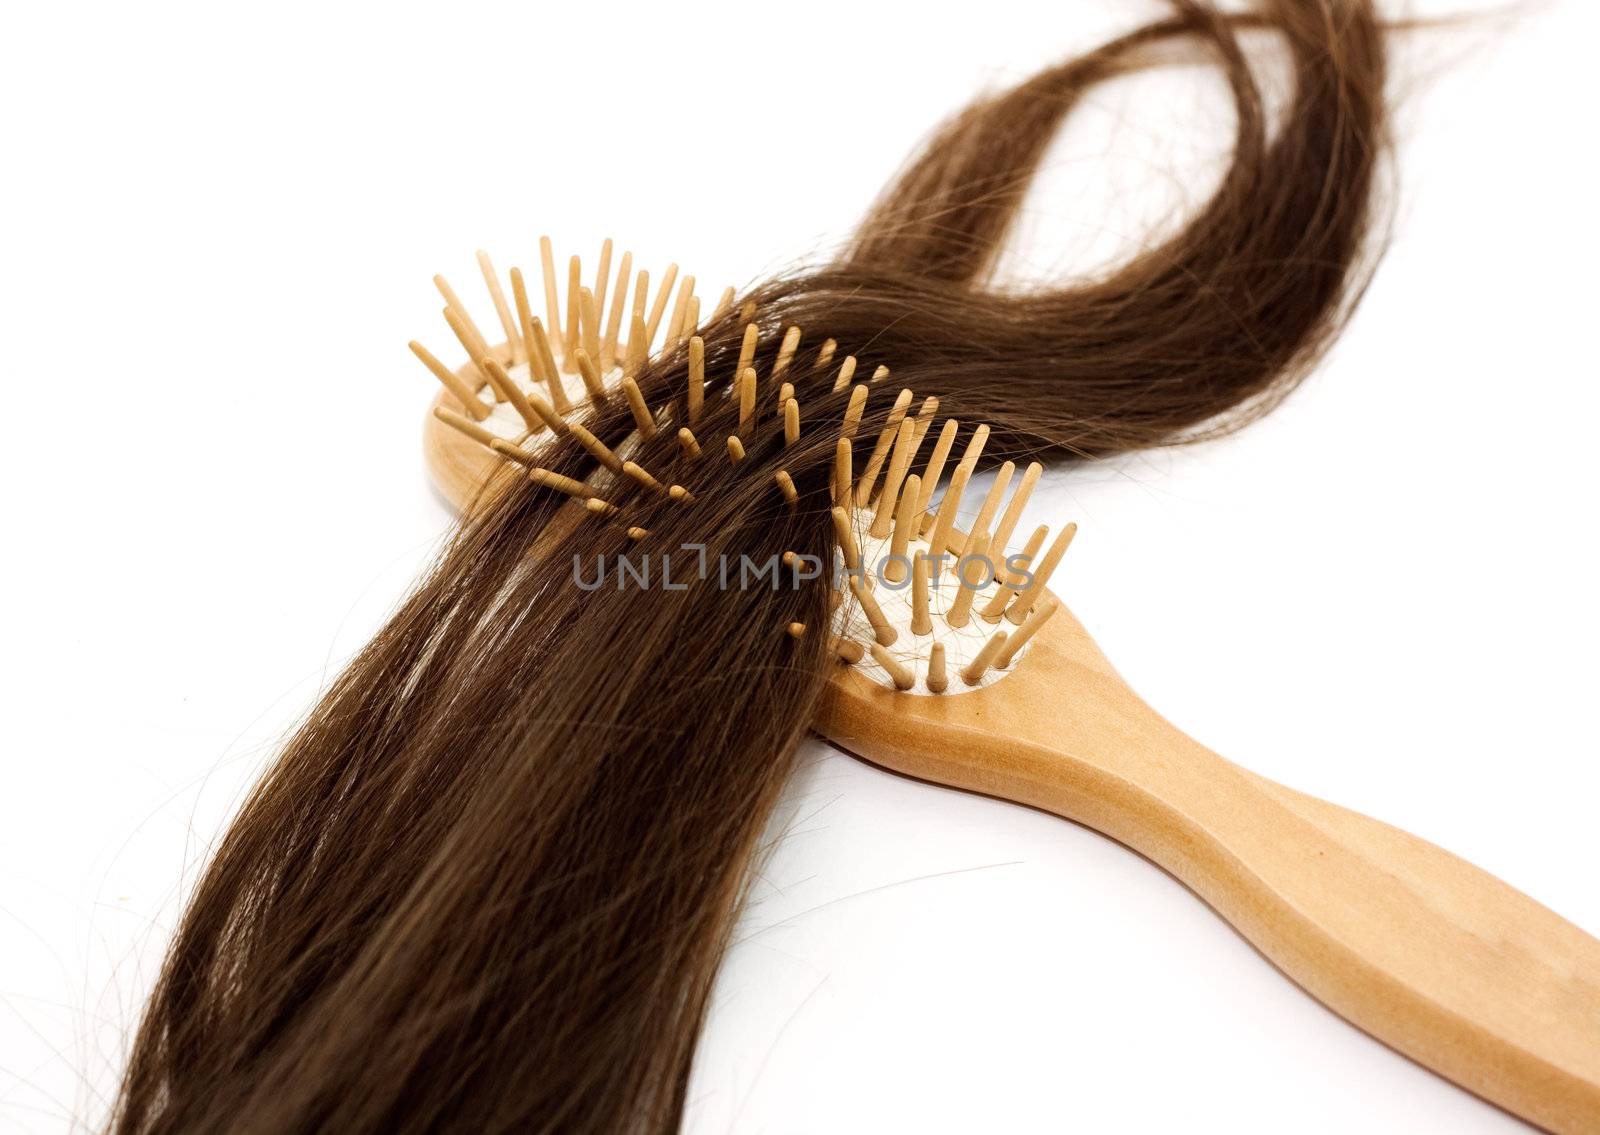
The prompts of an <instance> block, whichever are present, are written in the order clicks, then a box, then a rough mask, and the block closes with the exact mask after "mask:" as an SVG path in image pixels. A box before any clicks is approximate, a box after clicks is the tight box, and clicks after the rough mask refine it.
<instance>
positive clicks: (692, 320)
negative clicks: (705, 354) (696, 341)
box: [682, 296, 700, 339]
mask: <svg viewBox="0 0 1600 1135" xmlns="http://www.w3.org/2000/svg"><path fill="white" fill-rule="evenodd" d="M699 330H700V297H699V296H690V297H689V306H688V307H687V308H685V309H684V312H683V332H682V338H683V339H690V338H693V337H694V335H695V334H696V333H697V332H698V331H699Z"/></svg>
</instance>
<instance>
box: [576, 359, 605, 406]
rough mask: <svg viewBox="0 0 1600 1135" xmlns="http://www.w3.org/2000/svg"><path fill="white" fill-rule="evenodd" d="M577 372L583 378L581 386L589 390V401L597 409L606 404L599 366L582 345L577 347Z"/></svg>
mask: <svg viewBox="0 0 1600 1135" xmlns="http://www.w3.org/2000/svg"><path fill="white" fill-rule="evenodd" d="M578 374H579V375H580V376H582V378H583V388H584V389H585V390H587V391H588V392H589V401H590V403H591V404H592V405H593V406H594V408H595V409H597V410H603V409H604V408H605V405H606V384H605V383H604V382H603V381H602V380H601V378H600V368H599V367H597V366H595V365H594V359H592V358H591V357H590V356H589V352H588V351H586V350H584V349H583V348H582V347H579V348H578Z"/></svg>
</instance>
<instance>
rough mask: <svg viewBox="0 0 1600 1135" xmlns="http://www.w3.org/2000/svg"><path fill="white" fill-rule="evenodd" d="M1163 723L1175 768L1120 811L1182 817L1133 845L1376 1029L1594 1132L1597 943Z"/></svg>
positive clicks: (1440, 857) (1501, 1096)
mask: <svg viewBox="0 0 1600 1135" xmlns="http://www.w3.org/2000/svg"><path fill="white" fill-rule="evenodd" d="M1169 728H1170V727H1169ZM1171 732H1172V734H1173V736H1172V738H1171V739H1170V740H1169V742H1168V748H1167V751H1168V752H1170V753H1171V754H1172V756H1173V757H1174V758H1175V759H1176V760H1178V761H1180V762H1181V772H1180V771H1179V770H1178V769H1177V768H1176V767H1174V769H1173V770H1172V775H1170V776H1169V777H1168V779H1167V785H1166V786H1167V787H1168V788H1169V789H1171V791H1170V793H1167V794H1164V795H1165V798H1154V797H1151V798H1147V799H1146V800H1145V801H1143V802H1140V803H1138V804H1136V805H1134V806H1135V807H1139V808H1152V809H1157V808H1166V809H1173V810H1175V812H1181V814H1182V818H1181V820H1180V819H1179V818H1178V816H1177V815H1176V814H1175V815H1173V816H1172V817H1170V818H1169V820H1168V821H1165V822H1163V823H1162V824H1161V825H1160V830H1161V831H1162V833H1163V835H1162V838H1160V839H1158V840H1156V841H1155V842H1154V843H1153V844H1152V843H1151V841H1149V840H1148V839H1146V840H1144V841H1142V842H1143V843H1144V846H1140V847H1139V850H1141V851H1143V852H1145V853H1146V854H1148V855H1150V856H1151V857H1152V858H1154V859H1156V860H1157V861H1158V862H1160V863H1161V864H1162V865H1163V866H1165V867H1167V868H1168V869H1169V870H1171V871H1172V872H1173V873H1174V874H1176V875H1178V877H1180V878H1181V879H1183V880H1184V881H1185V882H1186V883H1188V884H1189V885H1190V886H1191V887H1193V888H1194V890H1195V891H1197V892H1198V893H1199V894H1200V895H1201V897H1203V898H1204V899H1205V900H1206V901H1207V902H1209V903H1210V904H1211V905H1212V906H1214V907H1216V909H1217V910H1218V911H1219V912H1220V913H1221V914H1222V915H1223V917H1225V918H1227V919H1228V921H1229V922H1231V923H1233V925H1234V926H1236V927H1238V928H1239V930H1240V931H1241V932H1242V933H1244V935H1245V936H1246V937H1247V938H1249V939H1250V941H1252V942H1254V943H1255V944H1256V945H1257V946H1258V947H1259V948H1260V949H1261V950H1262V952H1263V953H1265V954H1266V955H1267V957H1269V958H1270V959H1271V960H1272V961H1273V962H1274V963H1276V964H1277V965H1278V966H1279V967H1280V968H1281V969H1282V970H1283V971H1284V972H1285V973H1287V974H1288V975H1289V976H1290V977H1291V978H1293V979H1294V980H1295V981H1296V982H1298V983H1299V984H1300V985H1302V986H1303V987H1304V988H1305V989H1306V990H1307V991H1308V992H1310V993H1311V994H1312V995H1313V996H1315V997H1316V998H1318V999H1319V1000H1320V1001H1322V1002H1323V1003H1324V1004H1326V1005H1327V1006H1329V1007H1330V1008H1332V1009H1333V1010H1334V1011H1336V1012H1338V1013H1339V1014H1340V1015H1341V1016H1343V1017H1345V1018H1346V1019H1348V1020H1350V1021H1352V1022H1354V1023H1355V1024H1357V1025H1359V1026H1361V1027H1362V1028H1363V1029H1365V1030H1366V1031H1367V1032H1369V1033H1371V1034H1372V1035H1374V1036H1376V1037H1378V1038H1379V1039H1380V1040H1383V1041H1386V1042H1387V1043H1389V1044H1390V1045H1392V1046H1394V1047H1395V1048H1397V1049H1399V1050H1400V1051H1402V1052H1404V1053H1406V1054H1407V1055H1409V1056H1411V1057H1412V1058H1413V1059H1415V1060H1417V1061H1419V1062H1420V1063H1422V1064H1425V1065H1427V1066H1428V1067H1430V1068H1433V1069H1435V1070H1437V1071H1438V1072H1440V1073H1442V1074H1443V1075H1445V1076H1447V1077H1449V1078H1450V1079H1452V1080H1454V1081H1456V1082H1457V1083H1460V1084H1463V1085H1465V1086H1467V1087H1469V1088H1471V1089H1472V1090H1474V1091H1476V1092H1478V1093H1479V1094H1481V1095H1483V1096H1485V1097H1486V1098H1488V1099H1490V1100H1493V1101H1495V1102H1497V1103H1499V1104H1501V1105H1502V1106H1504V1107H1507V1108H1508V1109H1510V1110H1511V1111H1514V1112H1516V1113H1517V1114H1519V1115H1522V1116H1525V1117H1527V1118H1529V1119H1531V1120H1533V1121H1534V1122H1536V1123H1539V1124H1541V1125H1543V1126H1545V1127H1548V1128H1550V1129H1552V1130H1555V1131H1562V1132H1566V1131H1574V1132H1577V1131H1585V1132H1596V1131H1600V942H1597V941H1596V940H1595V939H1594V938H1592V937H1590V936H1589V935H1587V934H1585V933H1584V932H1583V931H1582V930H1580V929H1579V928H1578V927H1576V926H1574V925H1572V924H1571V923H1570V922H1567V921H1566V920H1565V919H1563V918H1561V917H1560V916H1559V915H1557V914H1555V913H1554V912H1552V911H1551V910H1549V909H1547V908H1546V907H1543V906H1541V905H1540V904H1538V903H1537V902H1534V901H1533V900H1532V899H1530V898H1529V897H1528V896H1526V895H1524V894H1522V893H1521V892H1520V891H1517V890H1515V889H1514V888H1512V887H1510V886H1508V885H1506V884H1505V883H1503V882H1501V881H1500V880H1499V879H1496V878H1495V877H1494V876H1492V875H1490V874H1488V873H1487V872H1485V871H1482V870H1479V869H1478V868H1477V867H1474V866H1473V865H1472V864H1470V863H1467V862H1466V861H1465V860H1462V859H1459V858H1457V857H1456V856H1454V855H1451V854H1450V853H1449V852H1447V851H1444V850H1442V849H1440V848H1438V847H1435V846H1434V845H1433V844H1431V843H1428V842H1427V841H1425V840H1422V839H1419V838H1417V837H1416V836H1413V835H1410V834H1409V833H1407V832H1403V831H1401V830H1399V829H1398V828H1393V827H1390V826H1389V825H1387V824H1384V823H1380V822H1379V821H1377V820H1373V819H1369V818H1368V817H1366V816H1363V815H1360V814H1359V813H1356V812H1352V811H1349V810H1348V809H1345V808H1341V807H1338V806H1337V805H1334V804H1329V803H1326V802H1325V801H1322V800H1318V799H1316V798H1315V797H1311V796H1306V795H1304V794H1302V793H1299V792H1295V791H1293V790H1292V789H1288V788H1285V787H1283V786H1282V785H1279V784H1275V783H1273V782H1272V781H1269V780H1266V779H1265V778H1263V777H1260V776H1256V775H1254V774H1253V773H1250V772H1247V771H1245V770H1244V769H1241V768H1238V767H1237V766H1235V765H1232V764H1229V763H1228V762H1227V761H1224V760H1222V759H1221V758H1219V757H1216V756H1215V755H1214V754H1211V753H1209V752H1207V751H1206V750H1204V749H1201V747H1200V746H1198V745H1196V744H1195V743H1194V742H1192V741H1190V740H1189V739H1188V738H1186V737H1182V736H1181V735H1179V734H1176V731H1175V730H1173V731H1171ZM1150 751H1151V752H1152V753H1153V754H1158V753H1160V752H1161V751H1162V750H1161V749H1160V748H1153V749H1152V750H1150ZM1069 779H1070V778H1069ZM1061 787H1062V789H1063V791H1064V793H1065V794H1067V795H1070V794H1071V793H1072V792H1073V791H1074V789H1073V787H1072V785H1070V784H1063V785H1062V786H1061ZM1058 802H1062V801H1060V800H1058ZM1143 830H1144V832H1145V833H1146V834H1148V833H1149V831H1150V828H1149V827H1148V826H1144V827H1143ZM1135 846H1138V845H1135Z"/></svg>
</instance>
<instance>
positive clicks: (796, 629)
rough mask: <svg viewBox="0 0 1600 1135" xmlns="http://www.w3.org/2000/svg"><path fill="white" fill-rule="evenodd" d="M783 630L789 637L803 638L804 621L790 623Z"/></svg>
mask: <svg viewBox="0 0 1600 1135" xmlns="http://www.w3.org/2000/svg"><path fill="white" fill-rule="evenodd" d="M784 630H785V631H787V632H788V635H789V637H790V638H804V637H805V634H806V625H805V624H804V623H790V624H789V625H788V626H787V627H785V628H784Z"/></svg>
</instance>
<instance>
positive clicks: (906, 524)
mask: <svg viewBox="0 0 1600 1135" xmlns="http://www.w3.org/2000/svg"><path fill="white" fill-rule="evenodd" d="M920 488H921V483H920V478H918V477H917V475H916V474H915V473H913V474H911V476H909V477H907V478H906V483H905V491H904V492H902V493H901V494H900V501H899V504H898V505H897V506H896V508H895V513H894V537H893V539H891V540H890V542H889V563H888V564H887V566H885V567H884V569H883V573H884V575H885V576H887V577H888V580H889V582H890V583H899V582H900V581H901V580H903V579H904V578H905V577H906V563H905V556H906V552H907V551H908V549H909V548H910V546H911V539H912V537H913V536H914V535H915V533H914V529H915V528H916V526H917V521H916V510H917V491H918V490H919V489H920ZM884 495H885V496H887V495H888V493H887V492H885V494H884Z"/></svg>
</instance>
